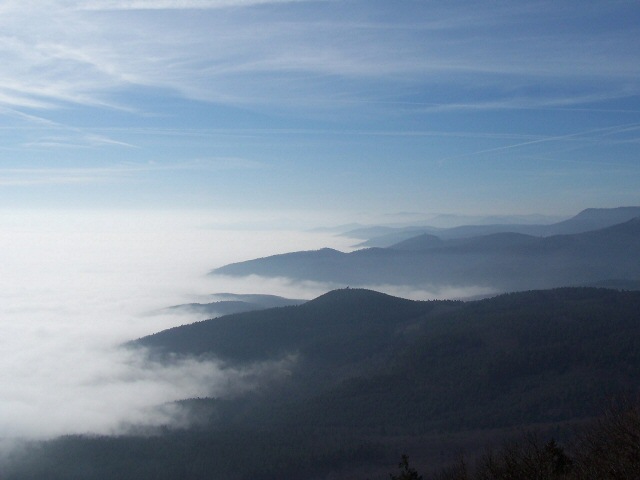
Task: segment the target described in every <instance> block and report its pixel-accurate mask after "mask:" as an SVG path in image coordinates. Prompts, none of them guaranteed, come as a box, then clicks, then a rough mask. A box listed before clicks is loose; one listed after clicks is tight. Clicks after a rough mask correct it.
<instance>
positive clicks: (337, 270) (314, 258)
mask: <svg viewBox="0 0 640 480" xmlns="http://www.w3.org/2000/svg"><path fill="white" fill-rule="evenodd" d="M634 213H638V214H639V215H640V207H625V208H619V209H609V210H598V209H590V210H585V211H584V212H581V213H580V214H579V215H577V216H576V217H573V218H571V219H569V220H566V221H564V222H560V223H557V224H554V225H549V226H547V227H545V228H546V232H547V233H550V232H567V231H576V230H578V231H580V232H581V233H562V234H559V233H554V234H550V235H548V236H533V235H531V234H526V233H522V232H517V231H503V232H499V233H492V234H487V235H479V236H472V237H464V238H449V239H444V238H441V237H439V236H436V235H433V234H429V233H424V234H420V235H417V236H413V237H411V238H409V239H407V240H404V241H401V242H399V243H396V244H394V245H392V246H390V247H387V248H366V249H361V250H356V251H354V252H351V253H343V252H339V251H337V250H333V249H329V248H325V249H321V250H316V251H302V252H293V253H287V254H282V255H275V256H271V257H265V258H260V259H255V260H249V261H245V262H239V263H234V264H230V265H226V266H223V267H220V268H217V269H215V270H213V271H212V272H211V273H212V274H223V275H234V276H245V275H252V274H255V275H261V276H265V277H287V278H291V279H296V280H315V281H321V282H327V283H330V284H334V285H350V286H375V285H389V284H390V285H413V286H421V287H426V288H428V287H430V286H431V287H442V286H455V287H485V288H489V289H493V290H495V291H518V290H529V289H541V288H555V287H561V286H571V285H587V284H597V283H598V282H612V281H615V282H623V283H624V282H636V281H638V280H640V261H639V260H638V259H640V216H637V217H632V218H631V219H627V218H626V217H628V216H629V215H632V214H634ZM620 218H625V219H626V220H625V221H624V222H623V223H617V224H613V225H610V226H607V227H606V228H600V229H596V230H587V231H584V230H585V229H589V228H591V227H592V226H594V225H598V226H600V225H602V224H607V223H608V224H611V223H612V222H616V221H617V220H619V219H620ZM460 228H462V227H460ZM469 228H471V227H469ZM527 228H533V227H532V226H527ZM536 228H538V227H536ZM540 231H541V229H540V228H538V232H539V233H540Z"/></svg>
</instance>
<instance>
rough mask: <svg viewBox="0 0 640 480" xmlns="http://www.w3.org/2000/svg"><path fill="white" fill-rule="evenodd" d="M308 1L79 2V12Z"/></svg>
mask: <svg viewBox="0 0 640 480" xmlns="http://www.w3.org/2000/svg"><path fill="white" fill-rule="evenodd" d="M303 1H309V0H105V1H99V2H95V1H90V2H81V3H79V4H78V8H79V9H81V10H185V9H189V10H190V9H198V10H203V9H218V8H233V7H250V6H254V5H265V4H278V3H294V2H303Z"/></svg>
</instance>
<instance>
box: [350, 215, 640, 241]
mask: <svg viewBox="0 0 640 480" xmlns="http://www.w3.org/2000/svg"><path fill="white" fill-rule="evenodd" d="M639 216H640V207H618V208H588V209H586V210H583V211H582V212H580V213H579V214H577V215H576V216H574V217H572V218H569V219H567V220H563V221H561V222H556V223H551V224H530V223H493V224H491V223H489V224H487V223H484V224H474V225H463V226H458V227H452V228H436V227H431V226H422V227H420V226H410V227H402V228H393V227H360V228H358V229H356V230H351V231H348V232H346V233H344V236H347V237H354V238H364V239H366V240H365V241H364V242H361V243H359V244H357V245H356V247H361V248H362V247H389V246H391V245H393V244H395V243H398V242H401V241H403V240H406V239H409V238H411V237H414V236H416V235H419V234H423V233H430V234H433V235H437V236H438V237H439V238H442V239H454V238H468V237H474V236H479V235H489V234H492V233H502V232H512V233H523V234H526V235H533V236H539V237H547V236H551V235H569V234H573V233H582V232H588V231H590V230H597V229H601V228H606V227H610V226H612V225H615V224H617V223H623V222H626V221H628V220H631V219H632V218H635V217H639Z"/></svg>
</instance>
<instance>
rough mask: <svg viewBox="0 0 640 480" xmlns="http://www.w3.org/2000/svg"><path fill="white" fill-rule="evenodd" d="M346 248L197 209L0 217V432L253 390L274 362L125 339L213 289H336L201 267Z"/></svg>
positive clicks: (84, 421) (60, 425)
mask: <svg viewBox="0 0 640 480" xmlns="http://www.w3.org/2000/svg"><path fill="white" fill-rule="evenodd" d="M350 243H352V240H351V239H348V238H345V237H340V236H336V235H334V234H333V233H326V232H324V233H319V232H318V231H301V230H300V231H296V230H293V229H290V228H277V229H269V228H265V227H264V225H263V226H261V227H260V228H249V227H247V226H246V224H245V226H243V227H242V228H239V227H237V226H236V227H234V228H228V227H225V226H224V225H222V224H220V222H216V218H215V215H213V217H212V216H211V215H209V214H202V213H190V214H186V213H184V212H169V213H167V212H161V213H158V212H156V213H153V212H90V211H75V212H60V211H37V212H34V211H10V212H9V211H4V212H0V256H1V258H2V275H1V276H0V437H2V439H21V438H36V439H37V438H51V437H54V436H57V435H61V434H72V433H96V434H115V433H122V432H124V431H127V429H129V428H131V427H132V426H135V427H137V428H139V427H145V426H155V425H162V424H167V423H171V422H176V421H179V418H180V415H179V412H178V411H176V407H175V406H174V405H172V403H171V402H174V401H176V400H180V399H184V398H192V397H203V396H209V395H215V396H224V395H227V394H233V393H234V392H236V391H238V389H247V388H251V386H252V385H253V384H254V383H255V382H257V381H258V379H259V377H260V375H258V374H257V373H259V372H262V371H270V373H271V374H273V371H274V370H277V369H278V368H282V365H281V364H277V363H274V364H272V365H254V366H252V367H250V368H247V369H245V370H242V369H231V368H225V366H224V365H222V364H220V363H219V362H215V361H206V362H205V361H197V360H184V361H181V362H177V363H174V364H172V365H170V366H167V365H160V364H157V363H150V362H149V361H148V360H147V359H146V358H145V356H144V355H143V354H142V353H141V352H138V351H135V350H131V349H123V348H121V345H122V344H123V343H125V342H127V341H129V340H133V339H136V338H139V337H141V336H144V335H148V334H152V333H155V332H158V331H161V330H163V329H166V328H170V327H174V326H177V325H181V324H185V323H190V322H193V321H197V320H201V319H202V318H200V317H198V316H197V315H193V314H191V315H190V314H189V313H188V312H183V311H181V312H176V311H167V310H164V308H165V307H167V306H171V305H178V304H183V303H191V302H203V303H204V302H207V301H212V300H211V299H212V297H211V295H212V294H214V293H218V292H230V293H267V294H275V295H281V296H285V297H288V298H305V299H310V298H314V297H315V296H318V295H320V294H322V293H324V292H326V291H327V290H329V289H331V288H332V287H334V286H331V285H323V284H318V283H313V282H291V281H289V280H287V279H264V278H259V277H249V278H228V277H215V276H209V275H207V273H208V272H209V271H210V270H211V269H213V268H216V267H219V266H222V265H224V264H226V263H229V262H235V261H242V260H246V259H250V258H255V257H261V256H266V255H270V254H275V253H284V252H288V251H295V250H305V249H317V248H321V247H327V246H328V247H333V248H338V249H340V250H343V251H347V250H349V244H350ZM380 289H381V290H384V289H385V287H381V288H380ZM386 289H387V291H388V292H389V293H394V294H398V295H401V296H406V297H411V298H423V299H426V298H430V297H433V296H441V297H442V296H446V293H443V292H440V294H439V295H438V293H433V292H431V293H430V292H426V291H424V290H420V289H416V288H404V289H403V288H401V287H386ZM456 293H460V292H456ZM472 293H473V292H472ZM450 294H451V292H449V295H450Z"/></svg>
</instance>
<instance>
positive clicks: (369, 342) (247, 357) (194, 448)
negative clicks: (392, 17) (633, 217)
mask: <svg viewBox="0 0 640 480" xmlns="http://www.w3.org/2000/svg"><path fill="white" fill-rule="evenodd" d="M128 346H129V348H137V347H144V351H148V352H152V354H153V355H154V356H155V358H156V359H160V360H161V361H163V362H168V363H170V362H173V361H175V359H176V358H183V357H197V358H208V357H209V358H217V359H220V360H222V361H223V362H224V365H226V368H230V369H235V368H242V367H243V366H250V365H260V364H261V363H262V362H265V361H270V360H278V359H281V358H283V357H287V356H288V357H291V358H293V359H294V360H293V361H292V362H290V363H288V364H287V366H286V371H285V372H284V373H286V375H283V376H280V377H278V378H266V379H265V380H264V383H263V384H262V385H261V387H260V388H258V389H256V390H254V391H251V392H247V393H244V394H240V395H236V396H234V397H231V398H228V399H220V398H218V399H216V398H199V399H185V400H184V401H183V402H180V403H179V405H180V406H181V407H183V408H184V409H185V410H187V411H191V412H192V413H193V415H194V418H197V419H198V422H197V423H195V424H194V425H193V426H191V427H189V428H181V429H170V428H164V429H159V430H158V431H155V432H148V431H146V432H143V433H141V434H135V433H133V434H130V435H123V436H118V437H96V436H66V437H63V438H60V439H55V440H52V441H48V442H45V443H41V444H36V445H33V446H28V445H27V446H25V447H24V448H21V449H20V451H19V452H16V453H15V454H14V455H13V456H12V458H11V459H10V461H9V462H5V463H4V464H3V479H6V480H26V479H36V478H51V479H75V478H77V479H80V478H82V479H83V480H107V479H109V480H110V479H113V478H118V479H121V480H129V479H135V480H151V479H153V480H156V479H166V480H169V479H176V478H184V479H192V480H200V479H202V480H204V479H211V478H219V479H225V480H244V479H246V480H248V479H252V480H255V479H257V480H268V479H280V478H286V479H291V480H302V479H309V478H332V479H336V480H346V479H351V478H371V479H374V480H375V479H382V478H387V479H388V478H389V474H388V472H389V471H390V469H391V468H390V467H391V466H393V465H395V464H396V463H397V459H398V456H399V453H400V452H404V453H409V455H410V457H411V459H412V462H413V463H414V464H417V465H420V466H427V465H428V466H429V467H431V468H434V467H437V466H439V465H442V464H445V463H448V462H450V461H452V460H453V459H455V458H456V456H457V455H458V453H459V452H460V451H461V450H462V449H464V450H465V451H466V452H467V453H468V454H471V455H472V454H473V453H474V452H476V451H478V450H481V449H482V448H484V447H483V446H484V445H485V442H487V441H489V442H491V441H492V442H494V444H495V443H496V442H498V443H499V442H501V441H502V440H503V439H505V438H507V437H509V436H510V435H513V433H514V432H522V431H525V430H530V429H534V428H535V429H542V431H543V432H544V434H545V435H549V436H551V435H553V436H554V437H555V438H556V439H560V438H563V437H565V436H567V435H570V434H571V432H572V431H573V429H574V428H575V427H576V425H578V424H580V423H581V422H584V421H585V420H588V419H592V418H594V417H595V416H597V415H598V414H599V413H600V412H602V411H603V409H604V407H605V405H607V404H608V403H609V401H610V399H611V398H615V397H617V396H620V395H625V394H629V395H632V396H633V395H637V394H638V393H639V390H638V382H637V380H638V378H640V292H621V291H615V290H607V289H594V288H563V289H555V290H544V291H529V292H522V293H513V294H505V295H500V296H497V297H495V298H491V299H486V300H481V301H474V302H459V301H458V302H456V301H431V302H417V301H410V300H405V299H401V298H396V297H392V296H389V295H384V294H381V293H377V292H373V291H368V290H360V289H342V290H337V291H332V292H329V293H327V294H325V295H323V296H321V297H318V298H316V299H314V300H312V301H309V302H306V303H304V304H302V305H299V306H289V307H280V308H273V309H268V310H262V311H253V312H246V313H241V314H234V315H229V316H224V317H221V318H218V319H215V320H207V321H202V322H198V323H195V324H192V325H186V326H183V327H178V328H174V329H170V330H167V331H164V332H160V333H158V334H155V335H152V336H149V337H145V338H142V339H139V340H137V341H135V342H132V343H130V344H129V345H128ZM547 438H548V437H547ZM489 439H491V440H489ZM421 470H422V467H421Z"/></svg>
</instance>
